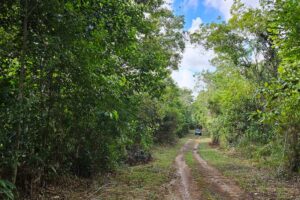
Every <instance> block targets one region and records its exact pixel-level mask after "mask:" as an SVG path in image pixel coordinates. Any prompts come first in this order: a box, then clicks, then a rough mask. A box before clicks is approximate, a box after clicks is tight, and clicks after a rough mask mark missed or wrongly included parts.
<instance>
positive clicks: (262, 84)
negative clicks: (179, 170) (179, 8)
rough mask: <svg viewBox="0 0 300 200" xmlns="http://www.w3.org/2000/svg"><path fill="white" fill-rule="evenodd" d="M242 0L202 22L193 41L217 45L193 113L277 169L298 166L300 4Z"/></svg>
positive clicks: (224, 139)
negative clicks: (220, 17) (228, 14)
mask: <svg viewBox="0 0 300 200" xmlns="http://www.w3.org/2000/svg"><path fill="white" fill-rule="evenodd" d="M260 3H261V6H260V7H259V8H257V9H253V8H247V7H245V6H244V5H243V4H242V3H240V1H236V2H235V4H234V5H233V7H232V10H231V11H232V18H231V19H230V20H229V21H228V22H223V23H211V24H205V25H202V26H201V27H200V30H199V32H198V33H195V34H194V35H193V38H194V42H198V43H201V44H203V45H204V46H205V47H206V48H207V49H213V50H214V52H215V55H216V56H215V58H214V59H213V61H212V63H213V65H214V66H216V70H215V71H214V72H205V73H202V74H201V75H199V79H200V80H202V81H204V82H205V83H206V86H207V87H206V89H205V90H203V91H202V92H200V94H199V96H198V97H197V100H196V101H195V103H194V110H195V113H194V117H195V119H197V121H198V122H199V123H201V124H203V126H204V127H205V128H206V129H207V131H208V132H209V133H210V134H211V135H212V137H213V141H214V142H215V143H220V144H221V145H223V146H231V147H238V148H239V149H240V150H242V152H243V153H244V154H245V155H246V156H250V157H253V158H255V159H259V160H261V161H263V162H265V163H266V164H267V165H269V166H270V165H271V166H272V167H274V168H275V169H278V172H279V173H280V174H282V173H283V172H299V170H300V139H299V131H300V126H299V125H300V82H299V79H300V66H299V58H300V57H299V56H300V45H299V44H300V43H299V41H300V40H299V34H300V27H299V19H300V18H299V16H300V4H299V1H294V0H277V1H266V0H265V1H261V2H260Z"/></svg>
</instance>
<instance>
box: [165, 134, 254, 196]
mask: <svg viewBox="0 0 300 200" xmlns="http://www.w3.org/2000/svg"><path fill="white" fill-rule="evenodd" d="M199 142H200V140H199V139H189V140H188V141H187V142H186V144H185V145H184V146H183V147H182V149H181V150H180V152H179V154H178V155H177V157H176V159H175V167H176V169H177V177H176V179H174V180H172V182H171V183H170V185H171V189H170V195H169V196H168V197H167V199H170V200H171V199H172V200H179V199H182V200H198V199H203V200H205V197H204V196H203V195H202V191H203V190H204V188H201V187H199V185H198V186H197V184H196V182H195V180H194V178H193V177H192V174H191V169H190V168H189V167H188V166H187V164H186V162H185V160H184V155H185V154H186V153H187V152H189V151H192V152H193V157H194V159H195V160H196V161H197V163H198V166H197V167H198V172H199V173H200V175H201V177H203V180H204V182H205V184H204V185H205V186H203V187H205V189H206V190H209V191H211V192H213V193H215V194H216V196H218V197H219V198H220V199H224V200H229V199H230V200H239V199H241V200H245V199H251V198H249V196H247V195H245V194H244V192H243V191H242V190H241V189H240V188H239V187H238V186H237V185H236V184H235V183H234V182H233V181H232V180H229V179H227V178H226V177H224V176H223V175H222V174H221V173H220V172H219V171H218V170H217V169H215V168H214V167H212V166H210V165H209V164H208V163H207V162H206V161H205V160H203V159H202V158H201V156H200V155H199V154H198V151H197V150H198V146H199Z"/></svg>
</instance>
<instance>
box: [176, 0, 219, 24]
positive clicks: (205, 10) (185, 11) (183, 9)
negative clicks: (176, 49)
mask: <svg viewBox="0 0 300 200" xmlns="http://www.w3.org/2000/svg"><path fill="white" fill-rule="evenodd" d="M173 10H174V12H175V14H176V15H184V18H185V26H184V29H185V30H188V29H189V28H190V27H191V25H192V20H193V19H196V18H197V17H200V19H201V20H202V22H203V23H209V22H214V21H217V18H218V16H222V13H220V11H218V10H217V9H214V8H212V7H210V6H207V5H206V3H205V1H204V0H199V1H185V0H175V1H174V2H173Z"/></svg>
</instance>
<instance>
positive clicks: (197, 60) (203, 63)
mask: <svg viewBox="0 0 300 200" xmlns="http://www.w3.org/2000/svg"><path fill="white" fill-rule="evenodd" d="M201 23H202V20H201V18H200V17H197V18H196V19H194V20H193V23H192V26H191V27H190V29H189V31H191V32H193V31H195V30H197V28H198V27H199V25H200V24H201ZM185 45H186V47H185V50H184V52H183V57H182V60H181V63H180V68H179V70H178V71H173V73H172V77H173V79H174V80H175V82H177V84H178V85H179V86H180V87H185V88H188V89H191V90H194V96H196V88H195V86H196V79H195V78H194V77H193V75H195V74H196V73H199V72H202V71H206V70H209V71H212V70H214V67H213V66H212V65H211V64H210V60H211V59H212V58H213V57H214V53H213V51H207V50H205V48H204V47H203V46H200V45H193V44H191V42H190V41H189V40H187V41H186V44H185Z"/></svg>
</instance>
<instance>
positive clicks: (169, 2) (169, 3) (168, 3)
mask: <svg viewBox="0 0 300 200" xmlns="http://www.w3.org/2000/svg"><path fill="white" fill-rule="evenodd" d="M173 3H174V0H164V4H163V6H162V7H163V8H166V9H168V10H173Z"/></svg>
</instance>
